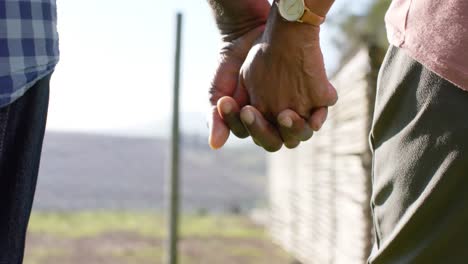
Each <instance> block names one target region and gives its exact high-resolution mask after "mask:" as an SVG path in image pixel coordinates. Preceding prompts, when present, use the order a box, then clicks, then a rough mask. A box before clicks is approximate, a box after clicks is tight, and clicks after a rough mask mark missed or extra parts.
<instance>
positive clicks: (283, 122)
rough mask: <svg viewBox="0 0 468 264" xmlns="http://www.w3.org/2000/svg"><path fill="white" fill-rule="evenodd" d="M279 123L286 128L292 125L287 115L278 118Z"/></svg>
mask: <svg viewBox="0 0 468 264" xmlns="http://www.w3.org/2000/svg"><path fill="white" fill-rule="evenodd" d="M279 123H280V124H281V125H282V126H284V127H287V128H291V127H292V126H293V121H292V119H291V118H290V117H289V116H285V117H282V118H280V120H279Z"/></svg>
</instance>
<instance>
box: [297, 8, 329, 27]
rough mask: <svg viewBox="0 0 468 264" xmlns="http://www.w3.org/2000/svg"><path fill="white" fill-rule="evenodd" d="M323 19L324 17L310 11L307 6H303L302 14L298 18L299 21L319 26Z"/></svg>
mask: <svg viewBox="0 0 468 264" xmlns="http://www.w3.org/2000/svg"><path fill="white" fill-rule="evenodd" d="M324 21H325V17H322V16H319V15H317V14H315V13H314V12H312V11H310V9H309V8H307V7H306V8H305V11H304V15H302V17H301V18H300V19H299V22H302V23H306V24H310V25H314V26H317V27H318V26H320V25H321V24H322V23H323V22H324Z"/></svg>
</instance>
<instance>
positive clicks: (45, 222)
mask: <svg viewBox="0 0 468 264" xmlns="http://www.w3.org/2000/svg"><path fill="white" fill-rule="evenodd" d="M181 232H182V234H181V244H180V253H181V256H180V258H181V263H182V264H192V263H193V264H198V263H223V264H231V263H232V264H236V263H243V264H249V263H252V264H284V263H289V261H290V259H289V256H288V255H287V254H286V253H285V252H284V251H282V250H281V249H280V248H278V247H277V246H275V245H274V244H273V243H272V242H271V240H270V238H269V237H268V235H267V233H266V232H265V230H264V229H263V228H262V227H260V226H258V225H255V224H253V223H252V222H251V221H250V220H249V219H248V218H247V217H245V216H234V215H205V216H197V215H184V216H183V217H182V223H181ZM164 237H165V225H164V218H163V217H162V216H161V215H159V214H151V213H142V212H139V213H123V212H76V213H35V214H33V215H32V217H31V222H30V226H29V236H28V242H27V250H26V259H25V264H59V263H60V264H78V263H102V264H110V263H112V264H126V263H129V264H130V263H131V264H134V263H138V264H146V263H148V264H150V263H162V261H161V260H162V258H163V255H164V243H165V241H164Z"/></svg>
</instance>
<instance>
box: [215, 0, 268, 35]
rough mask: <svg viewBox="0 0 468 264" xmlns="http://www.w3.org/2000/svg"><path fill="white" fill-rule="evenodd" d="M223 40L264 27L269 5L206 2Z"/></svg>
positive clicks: (251, 0)
mask: <svg viewBox="0 0 468 264" xmlns="http://www.w3.org/2000/svg"><path fill="white" fill-rule="evenodd" d="M208 3H209V4H210V6H211V8H212V10H213V15H214V17H215V20H216V24H217V26H218V28H219V30H220V32H221V34H222V35H223V37H224V38H230V39H232V38H236V37H237V36H241V35H243V34H244V33H246V32H247V31H249V30H251V29H253V28H256V27H258V26H261V25H264V24H265V23H266V21H267V19H268V13H269V11H270V4H269V3H268V1H267V0H208Z"/></svg>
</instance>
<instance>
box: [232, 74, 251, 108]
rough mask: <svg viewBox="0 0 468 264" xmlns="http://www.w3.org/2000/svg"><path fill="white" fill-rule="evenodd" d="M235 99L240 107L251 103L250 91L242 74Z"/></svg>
mask: <svg viewBox="0 0 468 264" xmlns="http://www.w3.org/2000/svg"><path fill="white" fill-rule="evenodd" d="M233 98H234V100H235V101H236V102H237V103H238V104H239V106H240V107H244V106H246V105H247V104H249V93H248V92H247V89H246V88H245V85H244V79H243V78H242V74H240V77H239V81H238V82H237V88H236V90H235V92H234V96H233Z"/></svg>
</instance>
